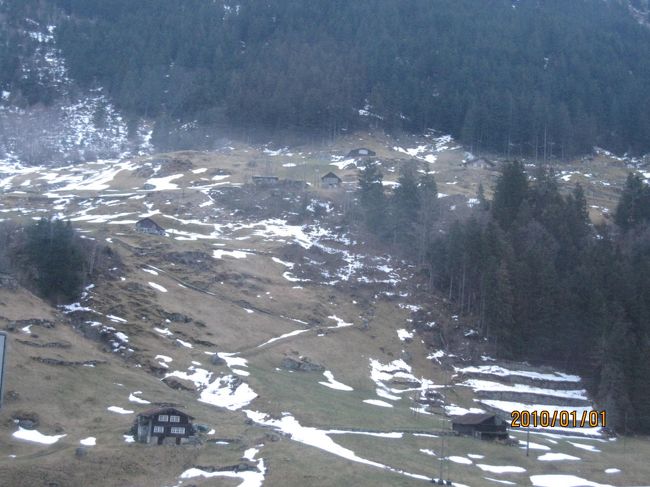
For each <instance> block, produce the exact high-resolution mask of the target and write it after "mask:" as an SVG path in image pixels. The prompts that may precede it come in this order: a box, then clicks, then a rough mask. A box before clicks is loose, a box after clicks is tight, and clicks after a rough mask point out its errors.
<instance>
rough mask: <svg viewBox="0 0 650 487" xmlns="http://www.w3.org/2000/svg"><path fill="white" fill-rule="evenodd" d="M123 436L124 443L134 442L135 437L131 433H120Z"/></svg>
mask: <svg viewBox="0 0 650 487" xmlns="http://www.w3.org/2000/svg"><path fill="white" fill-rule="evenodd" d="M122 436H123V437H124V442H125V443H135V438H134V437H133V435H122Z"/></svg>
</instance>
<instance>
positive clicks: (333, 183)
mask: <svg viewBox="0 0 650 487" xmlns="http://www.w3.org/2000/svg"><path fill="white" fill-rule="evenodd" d="M342 182H343V181H342V180H341V178H340V177H338V176H337V175H336V174H334V173H333V172H328V173H327V174H325V176H323V177H322V178H320V185H321V187H323V188H338V187H339V186H341V183H342Z"/></svg>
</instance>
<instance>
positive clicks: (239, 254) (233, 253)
mask: <svg viewBox="0 0 650 487" xmlns="http://www.w3.org/2000/svg"><path fill="white" fill-rule="evenodd" d="M247 255H249V252H243V251H241V250H221V249H218V250H213V251H212V256H213V257H214V258H215V259H223V258H224V257H233V258H234V259H245V258H246V256H247Z"/></svg>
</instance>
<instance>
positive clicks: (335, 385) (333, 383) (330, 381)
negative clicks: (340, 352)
mask: <svg viewBox="0 0 650 487" xmlns="http://www.w3.org/2000/svg"><path fill="white" fill-rule="evenodd" d="M323 375H324V376H325V378H326V379H327V382H319V384H321V385H324V386H325V387H329V388H330V389H336V390H338V391H353V390H354V389H352V387H350V386H346V385H345V384H343V383H341V382H339V381H337V380H334V374H332V372H330V371H329V370H326V371H325V372H323Z"/></svg>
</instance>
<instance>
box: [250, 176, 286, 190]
mask: <svg viewBox="0 0 650 487" xmlns="http://www.w3.org/2000/svg"><path fill="white" fill-rule="evenodd" d="M279 181H280V178H279V177H277V176H253V184H255V186H261V187H267V186H277V185H278V182H279Z"/></svg>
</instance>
